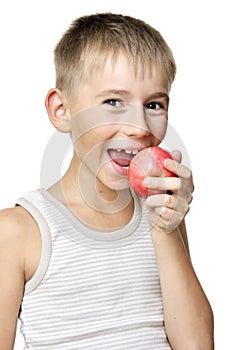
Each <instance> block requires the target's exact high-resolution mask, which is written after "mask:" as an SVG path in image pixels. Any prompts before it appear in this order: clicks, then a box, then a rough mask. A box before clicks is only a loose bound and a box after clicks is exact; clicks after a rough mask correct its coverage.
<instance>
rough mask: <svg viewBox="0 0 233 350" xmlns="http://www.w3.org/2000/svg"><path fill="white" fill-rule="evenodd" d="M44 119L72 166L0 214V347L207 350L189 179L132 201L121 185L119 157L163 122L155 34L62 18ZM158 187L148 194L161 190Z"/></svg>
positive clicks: (208, 324) (154, 182) (161, 44)
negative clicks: (192, 244)
mask: <svg viewBox="0 0 233 350" xmlns="http://www.w3.org/2000/svg"><path fill="white" fill-rule="evenodd" d="M55 66H56V76H57V81H56V88H54V89H51V90H50V91H49V93H48V95H47V97H46V108H47V112H48V115H49V118H50V120H51V122H52V124H53V125H54V126H55V127H56V128H57V129H58V130H60V131H62V132H66V133H70V135H71V137H72V142H73V146H74V153H73V158H72V160H71V163H70V166H69V168H68V170H67V172H66V173H65V175H64V176H63V177H62V178H61V180H59V181H58V182H57V183H55V184H54V185H53V186H51V187H50V188H49V189H47V190H46V189H41V190H38V191H34V192H29V193H27V194H25V196H23V197H22V198H20V199H19V200H18V202H17V206H16V207H15V208H11V209H5V210H3V211H2V212H1V217H0V218H1V224H0V253H1V258H0V283H1V291H0V310H1V316H0V344H1V350H9V349H13V345H14V336H15V328H16V323H17V317H18V315H19V317H20V319H21V322H22V329H21V330H22V333H23V335H24V338H25V349H33V350H37V349H38V350H42V349H46V350H49V349H56V350H57V349H63V350H64V349H82V350H83V349H88V350H89V349H95V350H97V349H121V350H122V349H131V348H133V349H147V350H149V349H153V350H154V349H166V350H168V349H178V350H181V349H184V350H188V349H205V350H210V349H213V319H212V311H211V307H210V305H209V303H208V300H207V298H206V296H205V294H204V292H203V290H202V288H201V286H200V284H199V281H198V279H197V277H196V275H195V272H194V270H193V267H192V264H191V261H190V257H189V253H188V243H187V236H186V230H185V223H184V217H185V215H186V213H187V212H188V210H189V205H190V202H191V199H192V191H193V182H192V174H191V171H190V170H189V169H188V168H187V167H185V166H184V165H182V164H181V162H180V161H181V154H180V152H178V151H175V152H173V157H174V161H171V162H169V161H168V160H167V161H165V163H164V164H165V166H166V168H167V169H169V170H171V171H172V172H174V173H175V174H176V175H177V177H172V178H165V179H163V181H162V180H161V179H160V178H156V177H150V178H147V180H146V182H145V185H146V186H150V187H151V188H152V189H154V190H160V193H157V194H155V195H152V196H150V197H148V198H147V199H146V200H145V201H143V200H141V199H140V198H138V197H137V196H136V195H135V194H134V193H133V192H132V191H131V190H130V189H129V183H128V180H127V174H128V165H129V162H130V160H131V159H132V157H133V156H134V155H135V154H136V153H137V152H139V151H140V150H142V149H144V148H145V147H148V146H151V145H155V146H157V145H158V144H159V143H160V142H161V140H162V139H163V137H164V135H165V133H166V127H167V114H168V104H169V91H170V88H171V84H172V82H173V80H174V77H175V71H176V66H175V62H174V59H173V56H172V53H171V51H170V49H169V47H168V46H167V44H166V43H165V41H164V39H163V38H162V37H161V35H160V33H158V32H157V31H156V30H155V29H153V28H151V27H150V26H149V25H147V24H145V23H144V22H142V21H140V20H138V19H134V18H131V17H128V16H122V15H114V14H109V13H106V14H97V15H91V16H86V17H82V18H79V19H77V20H75V21H74V22H73V23H72V25H71V27H70V28H69V29H68V30H67V32H66V33H65V34H64V35H63V37H62V39H61V40H60V42H59V43H58V44H57V46H56V49H55ZM161 191H162V192H161Z"/></svg>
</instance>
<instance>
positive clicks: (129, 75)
mask: <svg viewBox="0 0 233 350" xmlns="http://www.w3.org/2000/svg"><path fill="white" fill-rule="evenodd" d="M89 72H91V74H89V76H88V77H87V79H86V83H87V84H88V83H92V82H93V81H95V83H97V82H98V83H114V84H120V83H123V82H125V83H127V82H128V83H129V84H130V83H132V82H133V81H142V82H143V83H146V84H149V82H151V83H152V84H156V85H160V86H162V87H164V88H166V89H168V80H167V77H166V74H165V72H164V70H163V69H162V67H161V65H159V64H158V63H155V62H153V63H150V62H143V61H141V60H138V62H133V61H132V59H131V58H129V57H127V56H126V55H125V54H124V53H121V52H120V53H118V54H117V55H112V54H110V55H107V56H106V57H104V59H103V60H102V62H101V64H98V63H96V64H95V65H94V66H93V67H92V69H90V71H89Z"/></svg>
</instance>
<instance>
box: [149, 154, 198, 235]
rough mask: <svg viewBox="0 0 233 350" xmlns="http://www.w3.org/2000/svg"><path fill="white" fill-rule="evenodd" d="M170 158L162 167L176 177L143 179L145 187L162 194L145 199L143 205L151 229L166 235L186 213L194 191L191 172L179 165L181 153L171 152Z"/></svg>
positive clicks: (177, 224)
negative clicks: (147, 211) (147, 212)
mask: <svg viewBox="0 0 233 350" xmlns="http://www.w3.org/2000/svg"><path fill="white" fill-rule="evenodd" d="M172 156H173V158H174V160H170V159H166V160H165V161H164V166H165V167H166V168H167V169H168V170H170V171H172V172H173V173H175V174H176V175H177V177H165V178H163V177H147V178H146V179H145V180H146V181H145V185H146V186H147V187H150V188H151V189H154V190H159V191H162V192H163V193H158V194H155V195H152V196H149V197H148V198H147V199H146V201H145V205H146V207H148V208H149V214H148V221H149V223H150V225H151V227H154V228H155V229H158V230H160V231H164V232H166V233H170V232H172V231H174V230H175V229H176V228H177V227H178V226H179V224H180V223H181V221H182V220H183V219H184V217H185V215H186V214H187V213H188V211H189V208H190V203H191V201H192V193H193V190H194V186H193V179H192V172H191V170H190V169H189V168H187V167H186V166H184V165H182V164H181V158H182V155H181V153H180V152H179V151H173V152H172ZM168 193H169V194H168Z"/></svg>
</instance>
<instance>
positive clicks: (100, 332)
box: [17, 189, 171, 350]
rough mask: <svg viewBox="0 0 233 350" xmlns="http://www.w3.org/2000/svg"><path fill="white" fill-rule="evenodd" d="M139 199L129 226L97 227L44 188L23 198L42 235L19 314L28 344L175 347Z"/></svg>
mask: <svg viewBox="0 0 233 350" xmlns="http://www.w3.org/2000/svg"><path fill="white" fill-rule="evenodd" d="M134 203H135V210H134V215H133V218H132V220H131V221H130V222H129V224H128V225H127V226H126V227H124V228H123V229H120V230H116V231H114V232H96V231H93V230H92V229H90V228H88V227H86V226H85V225H83V224H82V223H81V222H79V221H78V219H77V218H76V217H75V216H74V215H73V214H72V212H71V211H70V210H69V209H68V208H67V207H65V206H64V205H63V204H62V203H60V202H59V201H58V200H56V199H55V198H54V197H53V196H51V195H50V194H49V193H48V192H47V191H46V190H44V189H43V190H38V191H33V192H29V193H27V194H25V195H24V196H23V197H22V198H20V199H19V200H18V201H17V204H19V205H21V206H22V207H24V208H25V209H27V210H28V212H29V213H30V214H31V215H32V216H33V217H34V219H35V220H36V222H37V224H38V226H39V228H40V232H41V237H42V255H41V259H40V263H39V266H38V269H37V271H36V273H35V275H34V276H33V278H32V279H31V280H30V281H29V282H28V283H27V284H26V286H25V293H24V297H23V301H22V305H21V311H20V315H19V318H20V320H21V332H22V334H23V336H24V339H25V347H24V349H30V350H71V349H75V350H92V349H93V350H100V349H101V350H131V349H134V350H139V349H140V350H157V349H158V350H160V349H161V350H162V349H163V350H171V347H170V346H169V344H168V341H167V338H166V333H165V329H164V320H163V303H162V296H161V288H160V282H159V273H158V268H157V264H156V259H155V254H154V249H153V244H152V241H151V236H150V233H149V227H148V223H147V219H146V216H147V213H146V209H144V208H143V206H142V205H141V203H140V201H139V200H138V198H137V197H135V198H134ZM90 220H91V218H90Z"/></svg>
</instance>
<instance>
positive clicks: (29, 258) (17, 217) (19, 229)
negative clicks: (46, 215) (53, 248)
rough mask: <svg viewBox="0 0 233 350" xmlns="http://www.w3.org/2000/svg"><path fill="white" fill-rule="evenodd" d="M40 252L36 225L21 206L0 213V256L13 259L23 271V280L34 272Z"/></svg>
mask: <svg viewBox="0 0 233 350" xmlns="http://www.w3.org/2000/svg"><path fill="white" fill-rule="evenodd" d="M40 252H41V236H40V231H39V228H38V225H37V223H36V222H35V220H34V219H33V217H32V216H31V215H30V214H29V212H28V211H27V210H26V209H24V208H23V207H21V206H16V207H13V208H7V209H3V210H1V211H0V254H2V256H3V255H4V256H5V257H6V259H5V261H6V260H8V259H7V257H11V259H12V257H14V261H15V263H18V265H19V267H20V266H21V269H23V273H24V276H25V280H26V281H27V280H29V279H30V278H31V277H32V275H33V273H34V272H35V270H36V267H37V264H38V262H39V258H40Z"/></svg>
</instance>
